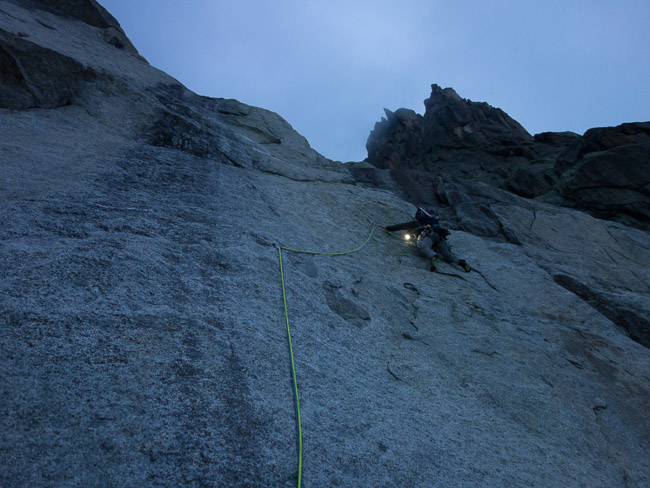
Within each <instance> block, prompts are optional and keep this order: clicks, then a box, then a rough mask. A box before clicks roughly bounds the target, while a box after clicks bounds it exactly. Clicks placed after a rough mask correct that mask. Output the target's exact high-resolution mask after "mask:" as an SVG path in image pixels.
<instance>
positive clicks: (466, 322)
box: [0, 0, 650, 488]
mask: <svg viewBox="0 0 650 488" xmlns="http://www.w3.org/2000/svg"><path fill="white" fill-rule="evenodd" d="M39 5H41V4H39ZM66 5H73V4H72V3H67V4H66ZM74 5H77V4H74ZM79 5H82V3H79ZM83 5H86V7H88V6H90V7H92V6H95V5H96V4H95V2H86V3H85V4H83ZM0 29H1V30H2V32H3V34H2V35H3V36H4V37H2V39H3V41H2V42H3V44H2V48H3V49H5V52H6V53H10V55H7V56H9V57H10V59H13V60H19V61H20V62H18V61H17V62H16V63H15V65H16V66H20V67H21V68H20V70H18V72H16V71H15V70H14V71H11V69H13V68H11V69H10V68H7V66H9V64H6V63H4V62H3V63H2V65H1V66H2V69H3V70H5V71H3V74H2V78H1V79H0V81H1V84H0V85H1V90H2V91H1V92H0V93H2V99H3V100H5V102H3V103H4V105H3V108H0V134H2V137H1V138H0V168H1V172H0V221H2V226H0V396H1V398H2V402H0V418H1V419H2V429H1V430H0V485H2V486H11V487H23V486H24V487H41V486H42V487H49V486H56V487H73V486H74V487H77V486H115V487H121V486H170V487H173V486H196V487H200V486H229V487H230V486H232V487H290V486H296V482H297V478H296V477H297V451H296V426H295V410H294V404H293V396H292V394H293V393H292V386H291V380H290V374H289V352H288V348H287V337H286V335H287V334H286V324H285V315H284V309H283V300H282V291H281V290H282V288H281V283H280V274H279V263H278V252H277V249H276V248H275V247H274V244H275V245H285V246H290V247H294V248H298V249H308V250H318V251H326V252H333V251H341V250H348V249H352V248H354V247H356V246H358V245H359V244H360V243H361V242H363V241H364V239H366V237H367V236H368V235H369V233H370V231H371V228H372V224H371V221H374V222H377V223H383V224H388V223H395V222H399V221H404V220H407V219H410V218H411V216H412V213H413V206H412V204H411V202H413V201H414V200H411V201H407V200H405V199H404V198H403V196H404V195H403V193H404V192H405V191H406V190H405V188H406V187H404V186H403V185H401V184H399V183H398V182H396V180H395V178H394V174H392V173H391V171H392V170H390V169H385V170H379V169H374V170H373V169H372V166H371V165H369V164H367V165H364V164H359V165H356V167H349V166H345V165H342V164H339V163H334V162H332V161H329V160H328V159H326V158H324V157H323V156H321V155H320V154H318V153H316V152H315V151H313V150H312V149H311V148H310V147H309V144H308V143H307V141H306V140H305V139H304V138H303V137H302V136H300V135H299V134H297V133H296V132H295V131H293V129H292V128H291V127H290V125H289V124H288V123H287V122H286V121H285V120H283V119H282V118H281V117H280V116H278V115H276V114H273V113H272V112H269V111H266V110H264V109H260V108H255V107H250V106H247V105H245V104H243V103H240V102H237V101H235V100H227V99H211V98H206V97H201V96H198V95H196V94H194V93H192V92H190V91H189V90H187V89H186V88H184V87H183V86H182V85H180V84H179V83H178V82H177V81H175V80H173V79H172V78H170V77H169V76H167V75H165V74H164V73H162V72H160V71H158V70H156V69H155V68H153V67H151V66H149V65H148V64H147V63H146V62H145V61H144V60H142V58H140V57H139V56H138V55H137V54H135V53H134V52H131V51H129V50H128V49H118V48H116V46H114V45H112V44H110V43H107V42H106V40H105V37H104V34H103V29H104V27H102V26H101V25H100V26H97V25H94V24H93V21H91V20H90V19H89V18H86V17H83V16H80V15H77V14H73V13H72V12H70V11H61V10H57V5H55V4H53V3H52V4H50V6H49V8H40V7H36V2H27V1H25V2H18V1H8V0H0ZM7 46H8V48H7ZM12 46H21V47H20V49H21V51H20V55H19V56H18V55H17V54H16V53H18V52H19V51H18V48H17V47H12ZM39 57H42V59H43V63H37V62H31V63H30V62H24V61H25V60H29V59H34V60H35V59H38V58H39ZM3 59H4V60H7V59H9V58H8V57H5V58H3ZM52 59H59V60H64V59H65V60H67V61H65V62H63V61H62V63H61V65H60V66H59V65H57V64H56V62H53V61H52V62H50V61H51V60H52ZM48 60H50V61H48ZM57 66H58V67H57ZM74 66H77V67H79V69H80V70H81V71H79V75H78V77H77V78H74V77H72V76H71V77H69V79H70V80H73V81H74V83H70V84H69V85H65V86H64V83H63V81H61V80H65V79H67V77H65V76H60V77H59V75H57V73H59V74H61V73H63V71H61V70H65V69H72V70H73V71H74V70H75V69H77V68H71V67H74ZM12 73H13V75H12ZM16 73H19V74H20V75H21V76H23V81H24V83H22V82H21V81H20V79H19V76H18V74H16ZM49 78H51V79H52V83H51V87H52V93H54V94H55V95H51V96H50V95H48V97H50V98H41V99H39V98H38V96H42V97H44V95H41V93H44V92H45V89H44V88H43V89H42V90H40V91H38V90H36V89H35V88H34V87H37V86H43V87H45V86H48V84H47V83H46V82H44V81H43V82H42V83H41V85H38V84H34V83H35V82H34V81H32V80H47V79H49ZM57 93H58V94H59V95H56V94H57ZM26 94H27V95H26ZM61 94H64V95H65V96H64V97H63V98H64V99H65V101H64V102H63V103H61V102H60V101H59V102H52V103H48V104H45V103H43V102H42V101H39V100H46V99H48V100H55V99H56V100H58V98H57V97H59V96H61ZM12 95H13V96H15V98H16V99H19V100H26V101H25V102H21V103H23V104H22V105H19V104H17V105H15V106H11V107H10V106H8V103H7V102H6V101H7V100H12ZM29 96H31V97H32V98H29ZM522 137H523V136H522ZM558 137H559V136H558ZM540 143H541V142H540ZM531 144H533V147H534V144H535V141H534V140H533V141H532V142H531ZM544 144H547V145H548V146H552V145H553V143H551V142H544ZM568 171H571V170H568ZM361 175H365V176H364V178H365V179H364V181H365V183H364V184H361V183H360V180H359V179H358V178H360V177H361ZM416 181H417V182H418V183H420V184H421V185H420V186H419V187H418V185H415V184H414V185H412V186H411V187H410V190H409V191H413V192H417V191H419V192H420V193H421V194H422V195H423V196H425V197H427V198H435V200H436V202H437V203H438V204H439V205H440V208H439V211H440V213H441V215H442V217H443V218H444V220H445V221H446V223H447V225H448V226H449V227H450V229H451V230H452V231H453V232H452V235H451V237H450V239H451V243H452V245H453V246H454V251H455V252H456V253H458V254H460V255H462V256H463V257H465V258H466V259H467V260H468V261H469V262H470V263H471V264H472V265H473V267H474V270H475V271H473V272H472V273H469V274H465V273H461V272H460V271H459V269H457V268H455V267H452V266H451V265H447V264H443V265H441V272H440V273H436V274H432V273H430V272H428V271H427V270H426V264H425V263H424V262H423V261H422V260H421V258H420V257H419V256H418V255H417V253H416V251H415V249H414V248H413V247H410V246H408V245H406V244H404V242H402V241H401V240H399V239H397V238H395V237H393V236H389V235H387V234H385V233H376V234H375V236H374V237H373V238H372V239H371V240H370V241H369V243H368V245H367V246H366V247H364V248H363V249H362V250H361V251H359V252H358V253H355V254H351V255H346V256H338V257H332V256H321V255H304V254H294V253H291V252H284V253H283V256H284V272H285V278H286V290H287V302H288V315H289V318H290V320H291V331H292V337H293V340H294V353H295V358H296V368H297V378H298V387H299V391H300V400H301V413H302V430H303V437H304V439H303V440H304V443H303V447H304V453H303V472H302V473H303V476H302V483H303V486H373V487H391V486H413V487H430V486H463V487H499V488H501V487H520V486H562V487H581V486H607V487H617V486H620V487H640V488H644V487H647V486H650V462H649V461H648V460H649V459H650V444H649V443H648V439H650V430H649V427H648V422H647V417H648V405H650V373H649V372H650V349H648V316H649V311H648V300H647V298H648V294H649V289H650V244H649V242H650V240H649V239H648V233H647V232H646V231H643V230H640V229H635V228H631V227H629V226H625V225H622V224H620V223H615V222H610V221H605V220H597V219H595V218H593V217H591V216H589V215H588V214H586V213H584V212H580V211H577V210H573V209H566V208H559V207H557V206H554V205H550V204H548V203H543V202H538V201H535V200H530V199H525V198H522V197H519V196H516V195H513V194H512V193H510V192H507V191H504V190H502V189H499V188H495V187H494V186H489V185H486V184H483V183H477V182H473V181H469V180H465V181H459V180H457V179H455V178H454V177H453V176H443V175H433V176H431V175H430V176H429V180H428V181H429V182H428V184H427V185H422V183H423V180H416Z"/></svg>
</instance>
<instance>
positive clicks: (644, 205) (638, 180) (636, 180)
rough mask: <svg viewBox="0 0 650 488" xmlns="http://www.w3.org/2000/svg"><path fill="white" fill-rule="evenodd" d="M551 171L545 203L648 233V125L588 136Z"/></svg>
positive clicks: (595, 131) (605, 129) (626, 126)
mask: <svg viewBox="0 0 650 488" xmlns="http://www.w3.org/2000/svg"><path fill="white" fill-rule="evenodd" d="M555 170H556V172H557V173H558V174H559V177H558V181H557V183H556V184H555V187H554V194H553V195H549V196H548V197H547V198H546V200H547V201H551V202H555V203H558V204H561V205H566V206H571V207H575V208H580V209H584V210H587V211H589V212H590V213H591V214H592V215H594V216H596V217H599V218H604V219H612V220H617V221H619V222H623V223H626V224H628V225H634V226H638V227H641V228H645V229H648V228H650V122H639V123H631V124H622V125H619V126H617V127H603V128H597V129H590V130H588V131H587V132H585V134H584V136H583V137H581V138H580V139H578V140H576V141H574V142H573V143H572V144H571V145H569V146H568V147H567V149H566V150H565V151H564V152H563V153H562V154H560V155H559V157H558V159H557V164H556V166H555ZM557 196H559V197H560V198H559V199H557Z"/></svg>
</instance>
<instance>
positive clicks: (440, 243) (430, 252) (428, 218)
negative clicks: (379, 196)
mask: <svg viewBox="0 0 650 488" xmlns="http://www.w3.org/2000/svg"><path fill="white" fill-rule="evenodd" d="M382 227H383V228H384V229H385V230H387V231H388V232H395V231H399V230H405V231H407V235H406V236H407V237H406V238H407V239H409V238H410V236H411V235H414V236H415V237H416V238H417V243H418V248H419V249H420V254H422V255H423V256H425V257H426V258H427V259H430V260H431V271H436V269H437V268H438V265H439V264H440V258H439V257H438V254H437V253H439V254H440V255H441V256H442V258H443V259H444V260H445V261H447V262H449V263H457V264H458V265H459V266H460V267H461V268H463V270H465V271H466V272H468V273H469V272H470V271H471V270H472V268H471V267H470V265H469V264H467V263H466V262H465V260H464V259H459V258H458V256H456V255H455V254H453V253H452V252H451V248H450V247H449V244H447V236H448V235H449V231H448V230H447V229H444V228H442V227H441V226H440V224H439V222H438V217H436V215H435V213H434V212H433V211H431V210H425V209H423V208H420V207H418V209H417V212H416V213H415V220H412V221H410V222H404V223H403V224H396V225H390V226H388V227H384V226H382Z"/></svg>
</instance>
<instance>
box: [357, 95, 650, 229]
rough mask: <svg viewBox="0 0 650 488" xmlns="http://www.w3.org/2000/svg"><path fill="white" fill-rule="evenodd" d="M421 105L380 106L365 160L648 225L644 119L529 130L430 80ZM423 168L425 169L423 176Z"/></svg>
mask: <svg viewBox="0 0 650 488" xmlns="http://www.w3.org/2000/svg"><path fill="white" fill-rule="evenodd" d="M431 88H432V89H431V96H430V97H429V98H428V99H427V100H425V101H424V105H425V107H426V111H425V113H424V115H423V116H422V115H418V114H417V113H415V112H414V111H413V110H408V109H403V108H402V109H399V110H397V111H395V112H394V113H393V112H391V111H389V110H387V109H385V111H386V115H387V118H382V120H381V121H380V122H377V123H376V124H375V127H374V129H373V131H372V132H371V133H370V136H369V137H368V142H367V144H366V147H367V149H368V159H367V161H368V162H369V163H370V164H372V165H373V166H375V167H377V168H380V169H390V170H392V171H394V172H397V173H399V172H406V173H407V175H406V176H405V175H398V176H397V178H396V179H397V180H401V181H405V180H406V181H407V184H410V183H408V182H409V181H411V180H412V179H416V180H417V179H421V178H422V175H416V176H412V175H411V176H409V175H408V173H413V172H418V173H424V174H425V175H424V178H425V179H427V178H428V177H429V178H430V176H431V175H438V174H446V175H449V176H455V177H458V178H461V179H464V180H471V181H480V182H484V183H488V184H491V185H494V186H497V187H499V188H503V189H505V190H508V191H511V192H513V193H515V194H517V195H520V196H523V197H526V198H535V197H540V200H542V201H546V202H549V203H554V204H557V205H561V206H568V207H573V208H579V209H582V210H586V211H588V212H590V213H591V214H592V215H594V216H596V217H598V218H605V219H611V220H616V221H619V222H622V223H625V224H627V225H633V226H636V227H639V228H642V229H646V230H647V229H649V228H650V190H649V189H650V146H649V145H648V141H649V139H648V137H649V134H650V132H649V129H648V127H649V126H650V122H639V123H628V124H622V125H620V126H618V127H602V128H594V129H590V130H588V131H587V132H586V133H585V134H584V135H583V136H580V135H578V134H575V133H572V132H544V133H541V134H536V135H535V136H534V137H532V136H531V135H530V134H529V133H528V132H527V131H526V130H525V129H524V128H523V127H522V126H521V125H520V124H519V123H518V122H517V121H515V120H514V119H512V118H511V117H510V116H508V114H506V113H505V112H504V111H503V110H501V109H498V108H495V107H492V106H490V105H488V104H487V103H484V102H472V101H470V100H466V99H463V98H461V97H460V96H459V95H458V94H457V93H456V92H455V91H454V90H453V89H452V88H445V89H442V88H441V87H440V86H438V85H435V84H434V85H432V87H431ZM427 175H428V176H427Z"/></svg>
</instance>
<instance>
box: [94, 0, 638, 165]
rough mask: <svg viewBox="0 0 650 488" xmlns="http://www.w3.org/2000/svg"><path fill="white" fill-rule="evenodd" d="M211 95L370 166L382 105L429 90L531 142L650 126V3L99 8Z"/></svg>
mask: <svg viewBox="0 0 650 488" xmlns="http://www.w3.org/2000/svg"><path fill="white" fill-rule="evenodd" d="M99 1H100V3H101V4H102V5H104V7H106V8H107V9H108V10H109V11H110V12H111V13H112V14H113V15H114V16H115V17H116V18H117V19H118V20H119V22H120V23H121V25H122V27H123V28H124V30H125V31H126V33H127V35H128V36H129V38H130V39H131V41H132V42H133V43H134V44H135V46H136V47H137V48H138V50H139V51H140V53H141V54H142V55H143V56H145V57H146V58H147V60H148V61H149V62H150V63H151V64H152V65H153V66H156V67H157V68H160V69H162V70H163V71H165V72H167V73H168V74H170V75H171V76H173V77H175V78H176V79H178V80H179V81H180V82H182V83H183V84H184V85H185V86H187V87H188V88H190V89H191V90H193V91H195V92H196V93H199V94H201V95H207V96H211V97H223V98H236V99H237V100H239V101H241V102H244V103H247V104H249V105H255V106H259V107H263V108H266V109H269V110H272V111H274V112H277V113H278V114H280V115H281V116H282V117H284V118H285V119H286V120H287V121H288V122H289V123H290V124H291V125H292V126H293V127H294V128H295V129H296V130H297V131H298V132H300V133H301V134H302V135H304V136H305V137H307V139H308V140H309V142H310V144H311V145H312V147H314V148H315V149H316V150H317V151H319V152H320V153H322V154H323V155H325V156H327V157H329V158H331V159H335V160H340V161H351V160H353V161H359V160H362V159H364V158H365V157H366V155H367V154H366V151H365V143H366V140H367V138H368V134H369V133H370V131H371V130H372V128H373V126H374V124H375V122H377V121H378V120H379V119H380V118H381V117H382V115H383V108H384V107H386V108H389V109H391V110H396V109H398V108H400V107H407V108H411V109H413V110H415V111H416V112H418V113H423V111H424V104H423V101H424V99H426V98H428V97H429V94H430V85H431V84H432V83H437V84H439V85H441V86H442V87H448V86H450V87H452V88H454V89H455V90H456V91H457V92H458V94H459V95H460V96H461V97H463V98H469V99H471V100H474V101H481V102H488V103H489V104H490V105H493V106H496V107H499V108H501V109H503V110H504V111H506V112H507V113H508V114H509V115H510V116H511V117H513V118H514V119H516V120H517V121H519V122H520V123H521V124H522V125H523V126H524V127H525V128H526V129H527V130H528V131H529V132H530V133H531V134H535V133H538V132H543V131H565V130H570V131H574V132H578V133H580V134H582V133H583V132H584V131H586V130H587V129H589V128H591V127H599V126H608V125H618V124H621V123H623V122H637V121H645V120H650V27H649V26H650V1H648V0H609V1H603V0H562V1H556V0H546V1H544V2H539V1H535V2H533V1H530V0H518V1H515V0H496V1H493V2H486V1H485V0H483V1H474V0H468V1H464V0H457V1H454V2H450V1H448V0H447V1H443V0H399V1H398V0H393V1H387V0H347V1H344V0H327V1H325V0H312V1H309V0H186V1H184V2H178V1H171V0H99Z"/></svg>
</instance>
